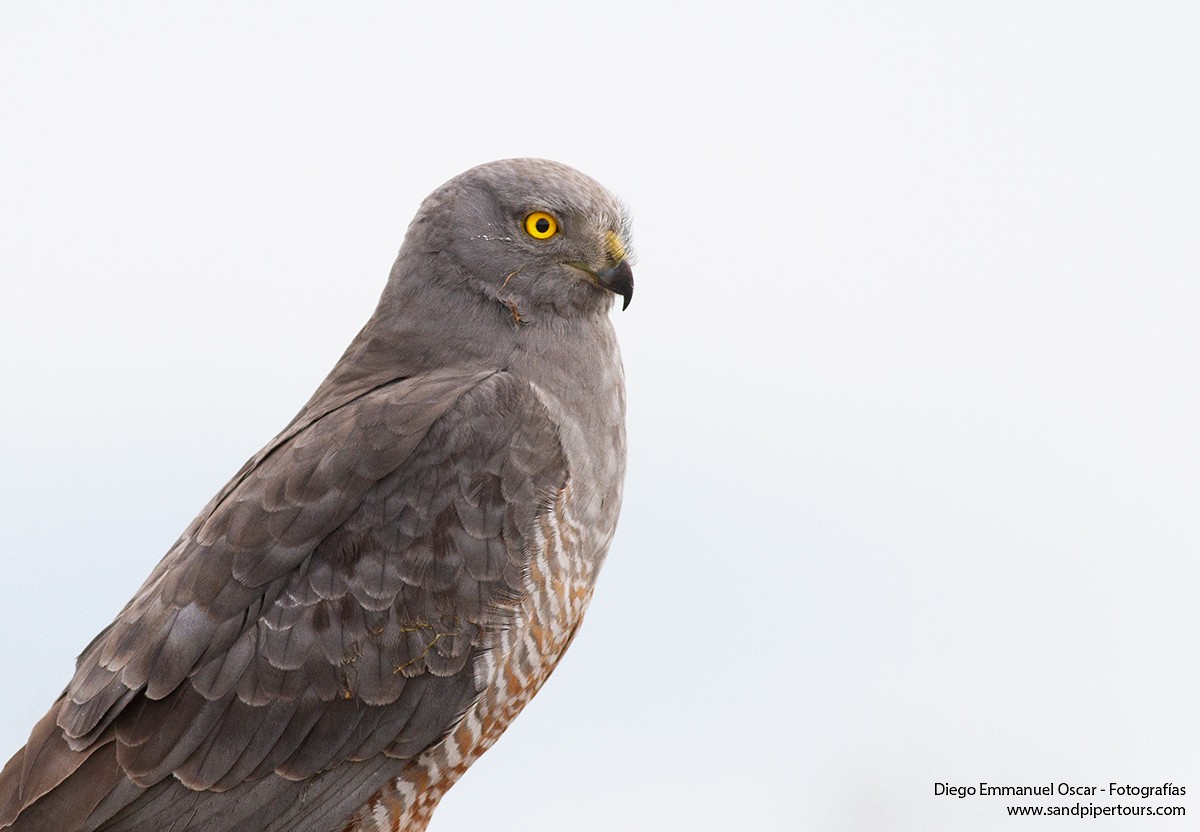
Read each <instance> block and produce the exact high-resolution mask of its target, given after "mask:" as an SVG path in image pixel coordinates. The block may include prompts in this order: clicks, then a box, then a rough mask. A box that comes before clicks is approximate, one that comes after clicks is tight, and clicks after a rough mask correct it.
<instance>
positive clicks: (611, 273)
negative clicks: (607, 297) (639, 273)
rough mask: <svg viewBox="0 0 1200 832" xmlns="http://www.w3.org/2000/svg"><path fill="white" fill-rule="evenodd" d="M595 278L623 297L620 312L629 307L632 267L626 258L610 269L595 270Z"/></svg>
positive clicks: (631, 294)
mask: <svg viewBox="0 0 1200 832" xmlns="http://www.w3.org/2000/svg"><path fill="white" fill-rule="evenodd" d="M596 278H597V279H598V280H599V281H600V285H601V286H603V287H604V288H605V289H608V291H610V292H614V293H616V294H618V295H620V296H621V297H622V298H624V299H625V302H624V303H622V304H621V311H622V312H624V311H625V310H626V309H628V308H629V302H630V301H631V300H633V269H632V268H631V267H630V266H629V261H628V260H622V261H621V262H620V263H618V264H617V265H616V266H614V267H613V268H611V269H605V270H604V271H602V272H597V273H596Z"/></svg>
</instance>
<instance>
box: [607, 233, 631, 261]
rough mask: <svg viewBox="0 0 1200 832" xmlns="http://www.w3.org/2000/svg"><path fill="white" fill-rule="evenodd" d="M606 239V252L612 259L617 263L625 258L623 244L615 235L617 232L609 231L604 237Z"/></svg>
mask: <svg viewBox="0 0 1200 832" xmlns="http://www.w3.org/2000/svg"><path fill="white" fill-rule="evenodd" d="M605 239H606V240H607V241H608V253H609V255H610V256H611V257H612V259H613V260H616V261H617V262H618V263H619V262H621V261H622V260H624V259H625V257H626V255H625V244H624V243H622V242H621V238H620V237H618V236H617V232H615V231H609V232H608V233H607V235H606V237H605Z"/></svg>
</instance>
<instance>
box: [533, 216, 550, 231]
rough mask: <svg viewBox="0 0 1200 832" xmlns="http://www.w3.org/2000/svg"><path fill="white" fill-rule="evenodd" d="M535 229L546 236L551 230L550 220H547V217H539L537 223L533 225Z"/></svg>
mask: <svg viewBox="0 0 1200 832" xmlns="http://www.w3.org/2000/svg"><path fill="white" fill-rule="evenodd" d="M533 227H534V228H536V229H537V230H538V233H539V234H545V233H546V232H547V231H549V230H550V220H548V219H546V218H545V217H538V218H537V222H535V223H534V224H533Z"/></svg>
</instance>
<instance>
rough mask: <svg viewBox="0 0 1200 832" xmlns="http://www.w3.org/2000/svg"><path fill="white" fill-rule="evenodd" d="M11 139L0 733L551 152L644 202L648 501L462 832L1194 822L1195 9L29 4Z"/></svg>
mask: <svg viewBox="0 0 1200 832" xmlns="http://www.w3.org/2000/svg"><path fill="white" fill-rule="evenodd" d="M0 113H2V115H0V123H2V130H0V276H2V277H0V279H2V281H3V289H2V293H0V356H2V358H0V390H2V391H3V392H2V396H3V398H2V399H0V405H2V406H0V466H2V468H0V559H2V564H3V583H2V587H0V598H2V604H0V632H3V634H4V635H3V636H2V637H0V706H2V711H0V757H3V758H7V757H8V755H9V754H11V753H12V752H14V751H16V750H17V748H18V747H19V746H20V745H21V744H22V743H23V742H24V738H25V736H26V735H27V733H28V731H29V729H30V728H31V727H32V725H33V723H34V722H35V721H36V719H37V718H38V717H39V716H40V715H41V714H42V713H43V712H44V711H45V709H46V707H48V706H49V704H50V703H51V702H52V701H53V700H54V698H55V696H56V695H57V694H58V692H59V691H60V690H61V689H62V687H63V686H64V685H65V684H66V682H67V680H68V679H69V677H70V675H71V671H72V667H73V660H74V657H75V655H76V654H78V653H79V651H80V650H81V649H82V648H83V647H84V645H85V644H86V643H87V642H88V641H89V640H90V639H91V637H92V636H93V635H94V634H95V633H96V632H97V631H99V630H100V629H101V628H102V627H103V626H104V625H105V624H107V623H108V622H109V620H111V618H112V616H113V615H114V614H115V613H116V612H117V611H118V610H119V609H120V607H121V606H122V605H123V604H124V603H125V601H126V600H127V599H128V598H129V597H130V595H131V594H132V593H133V591H134V590H135V589H136V588H137V586H138V585H139V584H140V583H141V581H142V579H143V578H144V576H145V575H146V574H147V573H148V572H149V570H150V569H151V567H152V566H153V565H154V563H156V562H157V560H158V559H159V558H160V557H161V556H162V555H163V553H165V551H166V549H167V547H168V546H169V545H170V544H171V542H172V541H173V540H174V539H175V538H176V536H177V535H178V534H179V532H180V531H181V530H182V529H183V527H184V526H185V525H186V524H187V523H188V522H189V521H190V519H191V518H192V517H193V516H194V515H195V513H196V512H197V511H198V510H199V509H200V508H201V507H202V506H203V505H204V503H205V502H206V501H207V500H208V498H209V497H210V496H211V495H212V494H213V493H214V492H215V491H216V490H217V489H218V488H219V487H220V486H221V485H222V484H223V483H224V482H225V481H226V479H228V477H229V476H231V475H232V474H233V473H234V472H235V471H236V470H237V468H238V467H239V466H240V465H241V463H242V462H243V461H244V460H245V459H246V458H247V457H249V456H250V455H251V454H253V453H254V452H255V451H256V450H257V449H258V448H259V447H260V446H261V445H263V444H264V443H265V442H266V441H267V440H268V439H269V438H270V437H271V436H272V435H273V434H274V433H275V432H276V431H277V430H278V429H279V428H281V427H282V426H283V425H284V424H285V423H286V422H287V421H288V420H289V419H290V418H291V416H292V415H293V414H294V413H295V412H296V410H298V409H299V407H300V405H301V404H303V402H304V401H305V400H306V399H307V398H308V396H309V394H310V393H311V392H312V390H313V389H314V388H315V386H316V385H317V384H318V383H319V382H320V380H321V379H322V378H323V377H324V375H325V373H326V372H327V371H328V370H329V368H330V367H332V366H333V364H334V362H335V361H336V360H337V358H338V356H339V355H340V354H341V351H342V349H343V348H344V346H345V345H346V344H347V343H348V341H349V340H350V338H351V337H352V336H353V335H354V333H355V332H356V331H357V330H358V328H359V326H361V324H362V323H363V321H365V319H366V318H367V316H368V314H369V313H370V311H371V310H372V309H373V307H374V304H375V302H376V299H377V298H378V295H379V292H380V290H381V289H382V287H383V283H384V279H385V278H386V275H387V272H388V269H389V267H390V266H391V262H392V259H393V257H394V255H395V252H396V249H397V248H398V246H399V244H400V240H401V238H402V235H403V232H404V229H405V227H406V225H407V223H408V221H409V219H410V218H411V216H412V214H413V212H414V211H415V209H416V207H417V205H418V204H419V203H420V201H421V199H422V198H423V197H424V196H425V195H426V194H427V193H428V192H429V191H431V190H432V189H433V188H435V187H436V186H437V185H439V184H440V183H441V182H443V181H445V180H446V179H448V178H450V177H451V176H453V175H454V174H456V173H458V172H459V171H461V170H463V169H465V168H467V167H470V166H472V165H475V164H478V163H480V162H484V161H488V160H491V159H496V158H502V157H507V156H525V155H532V156H545V157H549V158H553V159H557V160H560V161H563V162H566V163H568V164H572V165H574V166H576V167H578V168H580V169H581V170H583V171H585V172H587V173H589V174H591V175H593V176H595V177H596V178H598V179H599V180H601V181H602V182H604V183H605V184H607V185H608V186H609V187H610V188H611V189H612V190H614V191H615V192H617V193H618V194H620V195H621V196H622V197H623V198H624V199H625V200H626V201H627V202H628V203H629V205H630V207H631V208H632V211H633V215H634V233H635V240H636V243H637V247H638V251H639V262H638V264H637V266H636V267H635V274H636V278H637V295H636V297H635V298H634V302H633V304H632V305H631V306H630V308H629V311H627V312H625V313H623V314H616V315H615V321H616V326H617V329H618V332H619V335H620V338H621V341H622V346H623V351H624V356H625V367H626V373H627V377H628V387H629V436H630V462H629V479H628V482H627V487H626V496H625V508H624V512H623V515H622V518H621V525H620V529H619V532H618V535H617V539H616V541H615V543H614V545H613V548H612V552H611V554H610V557H609V560H608V563H607V565H606V567H605V570H604V574H603V575H602V576H601V580H600V584H599V587H598V590H597V593H596V597H595V601H594V602H593V605H592V608H591V611H590V613H589V616H588V619H587V621H586V623H585V625H584V627H583V630H582V632H581V635H580V637H579V638H578V640H577V641H576V643H575V645H574V647H573V648H572V650H571V652H570V654H569V655H568V657H567V658H566V660H565V661H564V663H563V664H562V665H561V666H560V667H559V669H558V672H557V673H556V675H555V676H554V677H553V678H552V679H551V680H550V682H549V683H548V684H547V686H546V688H545V689H544V690H543V692H542V693H541V694H540V695H539V696H538V698H537V699H535V700H534V702H533V704H532V705H530V707H529V708H528V709H527V710H526V712H525V713H524V714H523V715H522V716H521V717H520V719H519V720H518V721H517V722H516V723H515V724H514V726H513V727H512V728H511V729H510V731H509V732H508V733H507V734H506V735H505V736H504V737H503V739H502V740H501V741H500V742H499V744H498V745H497V746H496V747H495V748H494V749H493V750H492V751H490V752H489V753H488V754H487V755H486V756H485V757H484V758H483V759H482V760H481V761H480V762H479V763H478V764H477V765H476V766H474V768H472V770H471V771H470V772H469V773H468V774H467V776H466V777H465V778H464V780H463V781H462V782H461V783H460V784H459V785H458V786H457V787H456V788H455V789H454V790H453V791H451V793H450V795H449V796H448V797H447V798H446V800H445V801H444V803H443V805H442V807H441V809H440V810H439V811H438V813H437V815H436V816H435V819H434V823H433V825H432V826H431V830H432V832H450V830H463V829H474V828H488V829H491V830H496V831H497V832H503V831H504V830H514V831H515V830H522V832H527V830H586V831H587V832H592V830H595V831H596V832H599V830H634V831H635V832H642V831H643V830H644V831H645V832H654V831H656V830H689V832H706V831H707V830H713V831H714V832H715V831H716V830H728V829H747V830H770V831H772V832H774V830H809V829H812V830H922V832H924V830H963V829H972V830H1026V829H1032V828H1033V827H1034V826H1036V828H1037V829H1039V830H1059V829H1063V830H1065V829H1071V830H1075V829H1079V828H1082V827H1081V826H1080V825H1079V824H1080V823H1081V821H1079V820H1077V819H1065V820H1062V821H1060V822H1057V823H1055V822H1053V821H1050V820H1046V819H1042V820H1040V821H1036V822H1035V821H1033V820H1032V819H1009V818H1007V817H1005V815H1004V808H1003V807H1004V805H1005V803H1006V801H1005V800H1002V799H994V798H993V799H981V798H975V799H967V800H958V799H955V798H945V797H943V798H935V797H934V796H933V784H934V783H935V782H937V781H949V782H951V783H954V784H977V783H979V782H980V781H988V782H991V783H996V784H1012V785H1020V784H1042V783H1046V782H1054V783H1058V782H1070V783H1078V784H1084V785H1088V784H1090V785H1098V786H1107V784H1108V783H1109V782H1110V781H1117V782H1128V783H1134V784H1155V783H1162V782H1165V781H1173V782H1175V783H1176V784H1181V785H1186V786H1187V788H1188V795H1187V796H1186V797H1184V798H1176V799H1155V800H1151V801H1148V802H1150V803H1154V804H1156V805H1184V806H1186V807H1187V809H1188V814H1189V815H1197V814H1200V754H1197V751H1196V749H1197V746H1198V745H1200V717H1198V715H1197V702H1200V672H1198V671H1197V658H1198V655H1200V613H1198V604H1197V595H1198V589H1200V567H1198V565H1197V551H1198V549H1200V441H1198V439H1197V431H1198V429H1200V428H1198V425H1200V369H1198V364H1200V5H1197V4H1196V3H1194V2H1178V3H1159V2H1145V0H1141V1H1140V2H1137V3H1133V2H1129V3H1110V2H1103V3H1102V2H1073V3H1064V2H1059V3H1054V2H1044V0H1039V2H1014V0H1004V2H977V3H958V2H944V3H927V2H921V3H901V4H890V3H888V4H884V3H854V2H847V3H837V4H829V3H783V2H779V3H762V2H752V1H751V0H742V1H741V2H736V3H728V2H723V3H692V4H688V5H687V6H686V7H685V6H684V5H683V4H671V7H669V6H668V4H666V3H659V4H652V3H633V2H606V3H603V4H593V5H591V6H590V7H582V6H577V5H572V6H568V5H566V4H551V3H542V4H538V3H524V4H511V3H509V4H498V3H497V4H484V3H463V4H458V3H456V4H449V3H445V4H432V3H430V4H421V5H420V6H418V5H417V4H410V3H398V2H397V3H370V2H360V3H354V4H315V3H286V4H285V3H254V4H247V3H225V4H221V3H204V4H201V5H199V6H196V5H192V6H190V7H187V8H185V7H184V4H163V3H149V2H147V3H142V4H131V3H108V4H96V3H83V2H79V3H36V4H35V3H23V4H16V3H10V4H5V5H4V6H3V8H2V9H0ZM1076 800H1077V798H1071V799H1067V798H1063V799H1061V800H1055V801H1049V802H1053V803H1064V804H1074V803H1075V802H1076ZM1027 802H1028V801H1027ZM1033 802H1042V803H1047V801H1033ZM1082 802H1084V803H1087V802H1089V801H1088V799H1087V798H1083V799H1082ZM1095 802H1098V803H1101V804H1112V803H1115V802H1137V801H1136V800H1132V801H1131V800H1128V799H1113V798H1109V797H1107V796H1105V795H1100V796H1099V798H1098V799H1096V801H1095ZM1135 820H1140V819H1135ZM1135 820H1130V819H1117V818H1104V819H1100V820H1096V821H1084V822H1082V823H1090V824H1094V827H1089V828H1095V829H1097V830H1101V829H1103V830H1118V829H1124V828H1132V826H1133V825H1134V823H1135ZM1143 823H1146V822H1145V821H1143ZM1143 823H1139V824H1138V825H1139V826H1141V825H1143ZM1186 824H1187V821H1184V820H1178V819H1169V820H1168V819H1164V820H1161V821H1159V822H1157V823H1155V822H1149V825H1148V826H1147V827H1146V828H1150V829H1157V828H1163V829H1167V828H1170V829H1183V828H1184V826H1185V825H1186Z"/></svg>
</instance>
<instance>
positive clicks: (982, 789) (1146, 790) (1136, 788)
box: [933, 781, 1187, 818]
mask: <svg viewBox="0 0 1200 832" xmlns="http://www.w3.org/2000/svg"><path fill="white" fill-rule="evenodd" d="M933 795H934V797H957V798H967V797H1002V798H1003V797H1008V798H1012V797H1040V798H1076V800H1075V801H1074V802H1073V803H1053V804H1050V805H1007V806H1005V807H1004V808H1005V810H1006V811H1007V813H1008V814H1009V815H1012V816H1018V817H1019V816H1023V815H1037V816H1044V817H1055V816H1060V817H1071V816H1073V817H1089V818H1096V817H1105V816H1112V817H1133V816H1148V817H1152V816H1159V817H1165V816H1173V817H1183V816H1185V815H1186V814H1187V811H1186V810H1185V809H1184V807H1183V806H1163V805H1158V802H1157V801H1153V800H1152V798H1163V797H1184V796H1185V795H1187V787H1186V786H1177V785H1175V784H1174V783H1171V782H1166V783H1155V784H1151V785H1146V784H1137V783H1119V782H1109V783H1108V784H1101V785H1095V784H1087V783H1070V782H1067V781H1062V782H1053V781H1051V782H1048V783H1041V784H1038V785H1004V784H998V783H987V782H981V783H978V784H972V785H955V784H952V783H942V782H936V783H934V784H933ZM1104 795H1107V796H1108V797H1110V798H1117V799H1118V800H1120V799H1122V798H1124V800H1123V801H1121V802H1114V803H1094V802H1092V801H1090V800H1089V801H1088V802H1087V803H1082V802H1080V801H1079V800H1078V798H1081V797H1087V798H1094V799H1100V800H1103V796H1104ZM1131 798H1132V799H1133V800H1132V801H1131V802H1130V799H1131ZM1142 801H1145V802H1142Z"/></svg>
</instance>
